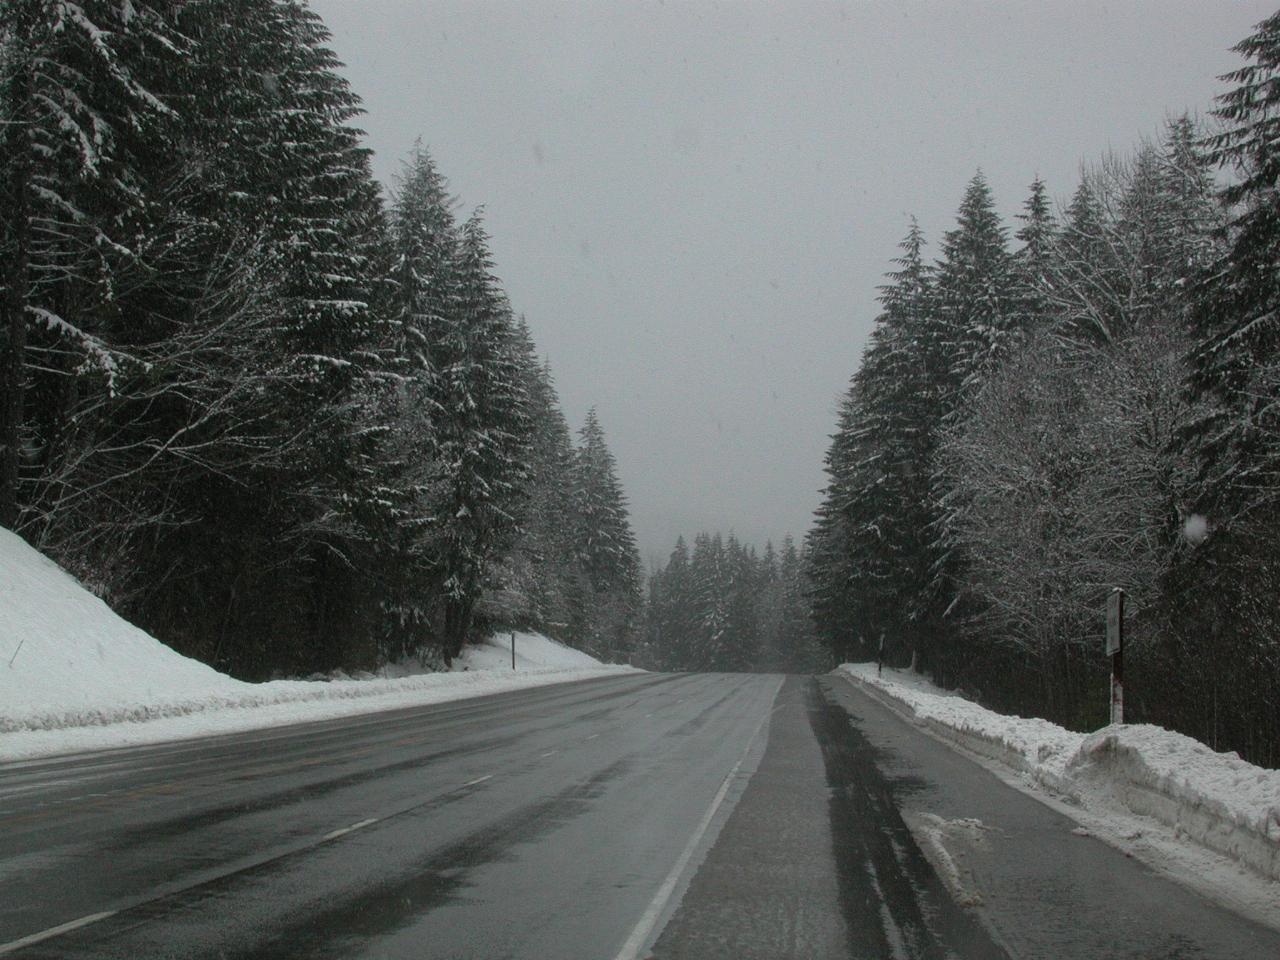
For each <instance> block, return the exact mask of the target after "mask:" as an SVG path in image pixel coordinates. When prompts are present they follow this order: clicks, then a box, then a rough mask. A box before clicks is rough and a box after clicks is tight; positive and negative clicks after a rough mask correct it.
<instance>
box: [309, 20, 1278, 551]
mask: <svg viewBox="0 0 1280 960" xmlns="http://www.w3.org/2000/svg"><path fill="white" fill-rule="evenodd" d="M1273 2H1274V0H1273ZM312 7H313V8H314V9H315V10H316V11H317V12H318V13H320V15H321V16H322V17H323V18H324V20H325V22H326V23H327V25H328V26H329V28H330V29H331V30H332V31H333V41H332V42H333V47H334V49H335V50H336V52H337V53H338V55H339V57H341V58H342V60H343V61H344V62H345V63H346V64H347V76H348V77H349V79H350V80H351V82H352V84H353V86H354V88H355V90H356V92H357V93H359V94H360V96H362V97H363V98H364V101H365V106H366V108H367V110H368V115H367V116H366V117H365V118H364V119H363V122H362V125H363V126H364V128H365V129H366V130H367V131H368V142H369V145H370V146H371V147H372V148H373V149H374V151H375V152H376V161H375V169H376V172H377V174H378V176H379V178H380V179H381V180H382V181H383V182H384V183H386V182H388V181H389V180H390V178H391V177H392V175H393V174H394V173H395V172H396V171H397V170H398V169H399V163H400V159H401V158H402V157H403V156H404V155H405V153H406V152H407V151H408V150H409V148H410V146H411V145H412V143H413V141H414V139H415V138H416V137H418V136H421V137H422V138H423V140H424V142H425V143H426V144H427V145H428V147H429V148H430V150H431V152H432V154H433V156H434V157H435V159H436V161H437V163H438V164H439V166H440V168H441V170H442V172H443V173H444V174H445V175H446V176H447V177H448V178H449V180H450V182H451V184H452V186H453V189H454V191H455V192H456V193H457V194H458V195H459V196H460V198H461V199H462V201H463V204H464V209H465V210H469V209H470V208H471V207H473V206H474V205H476V204H481V203H483V204H484V205H485V207H486V210H487V218H488V226H489V229H490V232H491V233H492V235H493V252H494V255H495V258H496V260H497V265H498V269H497V272H498V274H499V275H500V277H501V278H502V280H503V284H504V286H505V288H506V290H507V292H508V294H509V295H510V297H511V300H512V303H513V304H514V306H515V308H516V310H517V311H518V312H520V313H523V314H524V315H525V316H526V317H527V318H528V320H529V324H530V326H531V328H532V330H533V333H534V336H535V338H536V339H537V341H538V345H539V347H540V349H541V351H542V352H543V353H544V354H546V355H547V356H548V357H549V358H550V360H551V364H552V367H553V369H554V371H555V373H556V376H557V380H558V387H559V391H560V396H561V400H562V401H563V405H564V408H565V413H566V415H567V416H568V417H569V419H570V421H571V423H572V424H574V426H575V427H576V426H577V425H579V424H580V423H581V420H582V417H583V415H584V414H585V413H586V410H587V408H588V407H590V406H591V405H595V406H596V407H597V408H598V410H599V414H600V419H601V422H602V424H603V426H604V429H605V432H606V435H607V436H608V439H609V443H610V446H611V448H612V449H613V451H614V453H615V455H616V456H617V458H618V463H619V470H620V474H621V478H622V482H623V484H624V485H625V487H626V490H627V493H628V495H629V496H630V500H631V512H632V519H633V521H634V524H635V528H636V533H637V536H638V538H639V541H640V546H641V550H642V553H643V554H644V556H645V559H646V561H649V560H653V559H657V558H665V556H666V554H667V553H668V552H669V550H670V548H671V544H672V543H673V542H674V540H675V537H676V535H677V534H678V533H686V534H691V533H693V532H696V531H697V530H700V529H710V530H715V529H719V530H723V531H726V532H727V531H728V530H730V529H733V530H735V531H736V532H737V534H738V536H739V537H740V538H741V539H743V540H746V541H748V542H754V543H757V544H759V545H761V546H763V544H764V541H765V540H766V539H767V538H772V539H774V540H775V541H777V540H779V539H781V537H782V535H783V534H785V533H787V532H791V533H793V534H795V535H796V536H797V537H799V536H800V535H802V534H803V533H804V531H805V530H806V529H807V527H808V526H809V522H810V519H811V515H812V512H813V510H814V508H815V507H816V506H817V504H818V500H819V494H818V491H819V489H820V488H821V486H822V483H823V474H822V457H823V454H824V453H825V451H826V447H827V443H828V435H829V434H830V432H831V430H832V429H833V426H834V410H835V402H836V398H837V397H838V396H839V395H840V393H841V392H842V391H843V390H844V388H845V386H846V384H847V382H848V378H849V376H850V375H851V374H852V372H853V370H854V369H855V367H856V366H857V363H858V358H859V355H860V351H861V349H862V345H863V342H864V340H865V338H866V335H867V333H868V332H869V330H870V328H871V323H872V320H873V319H874V317H875V313H876V303H875V294H876V286H877V285H878V284H879V283H880V282H881V280H882V275H883V273H884V271H885V270H886V269H887V268H888V266H889V264H888V260H889V258H890V257H892V256H893V255H894V254H895V252H896V244H897V243H898V241H899V240H900V239H901V238H902V236H903V234H904V233H905V232H906V228H907V218H908V216H909V215H910V214H915V215H916V216H917V217H918V218H919V220H920V222H921V225H922V226H923V227H924V229H925V231H926V233H927V235H928V238H929V240H930V243H931V251H930V252H931V253H932V252H935V251H936V246H933V245H934V244H936V241H937V239H938V238H939V236H940V235H941V234H942V232H943V231H945V230H947V229H949V228H950V226H951V224H952V220H953V218H954V214H955V210H956V207H957V206H958V204H959V201H960V196H961V194H962V192H963V190H964V187H965V184H966V182H967V181H968V180H969V178H970V177H971V176H972V175H973V173H974V171H975V170H976V169H977V168H978V167H981V168H982V169H983V171H984V172H985V173H986V175H987V177H988V179H989V180H990V182H991V185H992V188H993V190H994V191H995V194H996V197H997V200H998V202H999V204H1000V207H1001V209H1002V211H1003V212H1004V214H1005V216H1006V217H1007V218H1011V217H1012V216H1013V215H1014V214H1015V213H1016V212H1017V211H1018V210H1019V208H1020V207H1021V204H1022V201H1023V200H1024V198H1025V196H1026V193H1027V185H1028V184H1029V183H1030V182H1031V180H1032V179H1033V178H1034V177H1035V176H1037V175H1039V176H1042V177H1043V178H1044V179H1045V180H1046V182H1047V183H1048V185H1049V189H1050V191H1051V192H1052V193H1053V194H1054V195H1055V196H1056V197H1059V198H1063V197H1066V196H1067V195H1069V194H1070V193H1071V191H1072V190H1073V189H1074V187H1075V183H1076V179H1077V174H1078V170H1079V165H1080V163H1081V162H1082V161H1085V160H1091V159H1094V158H1097V157H1098V156H1100V155H1101V154H1102V153H1103V152H1104V151H1106V150H1108V149H1115V150H1121V151H1123V150H1127V149H1128V148H1129V147H1130V146H1131V145H1133V144H1134V143H1135V142H1136V141H1137V140H1138V139H1139V137H1141V136H1157V137H1158V136H1159V134H1160V128H1161V126H1162V124H1163V122H1164V120H1165V118H1166V117H1168V116H1170V115H1174V114H1178V113H1181V112H1183V111H1184V110H1191V111H1193V112H1199V113H1203V112H1205V111H1206V110H1207V109H1208V108H1209V107H1210V106H1211V101H1212V97H1213V95H1214V94H1215V93H1218V92H1221V90H1222V85H1221V84H1220V83H1219V81H1217V79H1216V77H1217V76H1218V75H1220V74H1222V73H1224V72H1226V71H1227V70H1230V69H1232V68H1233V67H1235V66H1237V65H1238V64H1239V63H1240V61H1239V59H1238V58H1237V57H1236V56H1235V55H1234V54H1232V53H1230V52H1229V49H1228V48H1229V47H1230V46H1231V45H1233V44H1234V43H1236V42H1237V41H1239V40H1240V39H1242V38H1243V37H1245V36H1246V35H1247V34H1248V33H1249V32H1250V28H1251V27H1252V25H1253V24H1255V23H1257V22H1258V21H1260V20H1262V19H1263V18H1265V17H1266V16H1268V15H1270V13H1272V12H1273V10H1274V7H1273V6H1272V5H1269V4H1266V3H1258V2H1250V0H1238V2H1229V0H1180V2H1174V0H1161V2H1146V3H1138V2H1111V3H1097V2H1087V0H1085V2H1081V0H1073V2H1061V3H1057V2H1055V3H1049V2H1045V0H1040V2H1021V3H1019V2H999V3H978V2H969V3H958V2H957V3H950V4H943V3H909V2H901V0H900V2H892V3H889V2H886V3H870V2H848V3H794V2H779V3H749V4H745V3H710V2H695V3H660V2H656V0H655V2H625V3H623V2H612V3H604V2H597V3H565V2H556V3H553V2H548V0H520V2H516V0H504V2H486V3H477V2H456V0H454V2H447V0H446V2H436V0H431V2H426V0H312Z"/></svg>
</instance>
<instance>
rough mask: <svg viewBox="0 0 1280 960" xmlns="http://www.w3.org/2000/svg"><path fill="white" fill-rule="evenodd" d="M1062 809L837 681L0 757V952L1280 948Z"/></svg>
mask: <svg viewBox="0 0 1280 960" xmlns="http://www.w3.org/2000/svg"><path fill="white" fill-rule="evenodd" d="M974 823H977V824H978V825H977V826H974ZM1073 826H1074V824H1072V823H1071V821H1068V820H1066V819H1065V818H1064V817H1062V816H1061V815H1060V814H1057V813H1055V812H1053V811H1052V810H1050V809H1049V808H1047V807H1044V806H1043V805H1041V804H1039V803H1037V802H1035V801H1034V800H1032V799H1030V798H1028V797H1026V796H1024V795H1022V794H1020V793H1018V792H1017V791H1014V790H1012V789H1011V788H1009V787H1007V786H1006V785H1004V784H1002V783H1000V782H999V781H998V780H997V779H996V778H994V777H992V776H991V775H990V774H989V773H988V772H987V771H985V770H983V769H982V768H981V767H979V766H977V765H976V764H974V763H972V762H971V761H969V760H967V759H965V758H963V757H961V756H959V755H957V754H955V753H954V752H952V751H950V750H949V749H947V748H946V747H944V746H942V745H941V744H939V743H937V742H936V741H934V740H932V739H931V738H929V737H927V736H925V735H924V734H922V733H921V732H920V731H918V730H916V729H915V728H913V727H911V726H910V725H909V724H906V723H904V722H902V721H901V720H900V719H898V718H897V717H896V716H894V715H893V714H891V713H889V712H888V711H886V710H885V709H884V708H883V707H882V706H880V705H878V704H876V703H874V702H873V701H871V700H868V699H867V698H866V697H865V696H864V695H862V694H861V693H858V692H856V691H855V690H854V688H853V687H852V686H851V685H850V684H848V683H847V682H846V681H843V680H840V679H838V678H819V679H817V680H814V679H810V678H798V677H792V678H787V679H786V680H785V682H784V681H783V678H781V677H770V676H744V675H674V676H668V675H650V674H640V675H633V676H623V677H611V678H607V679H601V680H593V681H587V682H582V683H574V684H565V685H559V686H555V687H543V688H538V689H534V690H527V691H521V692H518V693H512V694H504V695H500V696H496V697H486V698H479V699H475V700H469V701H462V702H458V703H453V704H444V705H439V706H434V707H428V708H421V709H414V710H402V711H395V712H389V713H383V714H376V715H371V716H366V717H357V718H348V719H344V720H341V721H332V722H326V723H321V724H310V725H306V726H299V727H293V728H281V729H277V730H273V731H265V732H259V733H256V734H244V735H235V736H227V737H218V738H211V739H208V740H202V741H195V742H187V743H184V744H170V745H165V746H159V747H150V748H131V749H128V750H120V751H111V752H107V753H101V754H96V755H87V756H83V757H76V758H66V759H62V760H53V761H40V762H33V763H27V764H16V765H8V766H0V954H6V955H11V956H15V957H24V958H34V957H47V958H52V957H58V958H63V957H65V958H88V957H93V958H108V957H109V958H152V957H155V958H162V957H175V958H176V957H219V958H221V957H226V958H236V957H386V958H397V957H414V958H436V957H442V958H443V957H448V958H499V957H527V958H548V960H561V958H564V960H570V958H579V957H581V958H600V960H616V958H627V960H630V958H632V957H640V956H646V955H650V954H652V955H653V956H654V957H657V958H660V960H675V958H699V960H704V958H705V960H713V958H717V957H725V958H735V960H737V958H748V957H761V958H766V957H768V958H781V957H805V958H821V957H868V958H872V957H874V958H881V957H921V958H939V960H942V958H947V957H958V958H1002V957H1006V956H1012V957H1020V958H1022V957H1027V958H1029V957H1046V958H1071V957H1081V958H1085V957H1087V958H1094V957H1114V958H1122V957H1123V958H1133V960H1137V958H1152V960H1155V958H1171V960H1172V958H1178V960H1191V958H1217V957H1222V958H1252V957H1259V958H1262V957H1266V958H1274V957H1277V956H1280V934H1276V933H1273V932H1271V931H1267V930H1264V929H1262V928H1259V927H1256V926H1253V925H1250V924H1248V923H1247V922H1246V921H1243V920H1240V919H1238V918H1236V917H1234V916H1233V915H1231V914H1228V913H1226V912H1225V911H1222V910H1219V909H1218V908H1216V907H1213V906H1212V905H1210V904H1208V903H1207V902H1205V901H1203V900H1201V899H1200V898H1198V897H1197V896H1195V895H1194V894H1191V893H1189V892H1187V891H1186V890H1184V889H1183V888H1181V887H1179V886H1177V885H1175V884H1172V883H1170V882H1168V881H1166V880H1162V879H1161V878H1159V877H1156V876H1154V875H1153V874H1151V873H1150V871H1148V870H1146V868H1144V867H1142V866H1141V865H1139V864H1137V863H1135V862H1134V861H1132V860H1128V859H1126V858H1125V857H1124V856H1123V855H1122V854H1120V853H1118V852H1116V851H1115V850H1113V849H1112V848H1110V847H1107V846H1105V845H1103V844H1101V843H1099V842H1098V841H1096V840H1093V839H1092V838H1082V837H1079V836H1077V835H1075V834H1073V833H1072V832H1071V830H1072V827H1073ZM926 836H932V837H935V838H941V840H940V842H941V843H942V844H943V847H944V849H946V850H947V851H948V856H950V857H951V858H952V861H953V862H952V868H953V869H952V870H951V871H950V874H949V878H950V879H949V881H948V882H946V883H944V882H943V880H942V879H940V877H939V871H938V864H939V860H938V857H937V854H936V851H934V852H932V853H931V856H930V857H929V858H926V856H925V855H924V853H923V852H922V846H921V843H920V842H919V841H920V839H921V838H922V837H926ZM924 846H925V847H930V842H929V841H928V840H927V839H926V840H925V842H924ZM951 874H954V876H951ZM955 878H959V879H960V881H961V882H960V883H959V884H958V885H957V883H956V879H955ZM956 890H959V892H960V895H959V899H960V900H961V901H962V903H957V897H956V896H955V895H953V894H954V891H956ZM81 921H87V922H84V923H83V925H80V926H74V924H77V923H79V922H81ZM64 925H65V926H64ZM60 928H61V929H60ZM51 932H52V935H49V936H46V937H45V938H44V939H41V940H39V941H35V942H32V941H28V942H27V944H26V945H25V946H17V944H19V943H21V942H22V941H23V940H24V939H25V938H28V937H31V936H32V935H40V934H41V933H44V934H50V933H51ZM655 938H656V942H654V941H655ZM5 945H9V949H7V948H6V946H5ZM15 946H16V949H12V948H13V947H15Z"/></svg>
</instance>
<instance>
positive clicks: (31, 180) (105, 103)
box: [0, 0, 180, 530]
mask: <svg viewBox="0 0 1280 960" xmlns="http://www.w3.org/2000/svg"><path fill="white" fill-rule="evenodd" d="M160 9H161V8H160V7H159V6H158V5H156V4H153V3H148V2H143V0H139V2H137V3H132V4H120V3H113V2H108V0H82V2H80V3H77V4H72V3H49V2H45V0H4V2H0V179H2V180H3V182H4V189H3V192H2V194H0V259H2V260H3V266H2V267H0V284H2V285H3V297H2V299H0V311H2V313H0V331H3V336H4V339H3V340H2V341H0V346H3V349H2V350H0V371H2V379H0V524H3V525H4V526H7V527H9V528H11V529H15V530H16V529H20V528H21V527H22V526H23V525H24V522H25V521H24V515H25V514H26V513H27V512H28V511H35V514H36V516H35V517H34V518H26V519H27V520H32V521H33V522H35V523H36V524H37V525H42V524H43V523H44V518H43V516H42V514H44V513H45V512H47V509H48V508H47V500H48V498H50V497H57V496H59V495H60V494H61V493H63V492H65V491H64V490H62V489H60V488H55V489H52V490H51V489H49V487H48V486H47V485H42V484H37V483H34V482H33V481H35V480H36V479H37V478H39V477H42V476H44V475H45V474H47V473H49V472H51V471H52V469H54V467H53V465H54V464H56V463H57V462H59V461H61V460H67V459H70V460H74V459H75V458H76V457H77V456H78V454H79V453H80V451H81V449H82V446H81V445H82V443H83V433H82V432H81V431H77V430H73V429H72V422H73V417H77V416H78V415H81V414H82V412H83V410H84V409H85V408H92V406H93V405H94V404H95V403H102V402H104V401H109V400H110V399H111V398H112V397H113V396H114V394H115V392H116V391H117V389H118V384H119V380H120V378H121V377H122V376H123V375H124V373H125V372H126V368H127V367H128V366H130V364H131V362H132V359H133V358H131V357H130V356H129V355H128V354H127V353H126V352H125V351H123V350H121V349H119V348H118V347H117V345H116V343H117V340H118V339H119V335H120V329H119V325H120V323H121V322H122V321H123V319H124V315H122V313H121V312H120V310H119V307H118V305H117V299H118V296H119V293H120V290H119V285H120V284H121V282H122V280H123V277H122V274H127V273H129V272H131V271H136V270H137V269H138V268H139V266H140V265H141V264H142V263H143V262H144V259H145V256H146V250H145V249H144V247H145V241H144V238H143V236H142V235H141V229H142V226H143V224H144V223H145V221H146V219H147V210H146V203H145V200H144V196H143V193H144V188H145V181H144V176H143V169H142V168H143V166H144V165H145V158H143V157H142V156H140V153H141V152H142V151H145V150H147V149H148V148H149V147H150V148H151V149H154V146H153V144H152V138H153V137H155V135H156V134H157V132H158V130H159V128H160V127H161V126H162V125H163V123H164V121H165V120H166V119H167V118H169V117H171V116H172V115H173V108H172V107H171V106H170V105H169V104H168V103H167V102H166V101H165V99H164V98H163V97H162V96H161V95H159V94H158V93H157V83H158V80H159V77H160V76H162V75H163V73H164V71H165V69H166V68H167V67H170V66H171V65H172V63H173V62H174V60H175V59H176V55H177V54H178V52H179V47H180V40H179V38H178V37H177V35H176V34H175V33H174V31H173V29H172V25H171V24H170V23H169V22H168V21H167V20H166V18H165V17H164V16H162V15H161V12H160ZM86 396H92V398H93V399H92V401H91V402H86V401H85V400H84V398H85V397H86ZM93 426H96V423H92V424H86V425H85V428H86V429H89V428H91V427H93Z"/></svg>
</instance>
